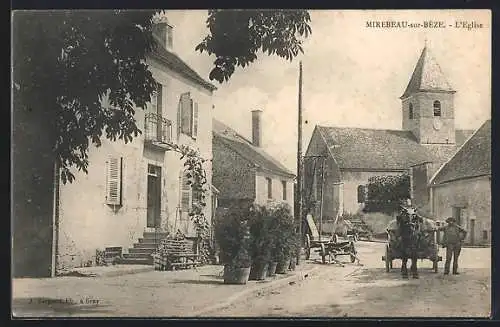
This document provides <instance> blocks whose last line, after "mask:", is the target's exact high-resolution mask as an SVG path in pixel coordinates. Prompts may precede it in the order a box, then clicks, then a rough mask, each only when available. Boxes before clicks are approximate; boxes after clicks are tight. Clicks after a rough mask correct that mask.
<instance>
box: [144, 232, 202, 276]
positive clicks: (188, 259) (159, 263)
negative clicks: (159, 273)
mask: <svg viewBox="0 0 500 327" xmlns="http://www.w3.org/2000/svg"><path fill="white" fill-rule="evenodd" d="M198 259H199V255H198V254H196V253H194V252H193V249H192V244H191V243H190V242H189V241H188V240H185V239H183V240H176V239H166V240H163V241H162V244H161V250H160V253H158V252H157V253H155V254H154V255H153V260H154V261H153V262H154V265H155V270H175V269H178V268H179V269H186V268H192V267H196V266H197V265H199V264H200V262H199V260H198Z"/></svg>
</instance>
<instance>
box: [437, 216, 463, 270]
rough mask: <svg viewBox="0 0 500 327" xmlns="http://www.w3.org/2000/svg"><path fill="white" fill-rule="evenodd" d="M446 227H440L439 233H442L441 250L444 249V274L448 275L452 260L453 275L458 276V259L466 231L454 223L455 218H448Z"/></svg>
mask: <svg viewBox="0 0 500 327" xmlns="http://www.w3.org/2000/svg"><path fill="white" fill-rule="evenodd" d="M446 223H447V225H445V226H443V227H440V228H439V230H440V231H444V233H443V240H442V242H441V244H442V246H443V248H446V261H445V264H444V274H445V275H448V274H449V273H450V264H451V260H452V258H453V272H452V273H453V275H458V274H459V272H458V257H459V256H460V251H461V250H462V243H463V241H464V240H465V237H466V236H467V231H466V230H465V229H464V228H462V227H461V226H460V225H458V224H457V223H456V220H455V218H453V217H449V218H447V219H446Z"/></svg>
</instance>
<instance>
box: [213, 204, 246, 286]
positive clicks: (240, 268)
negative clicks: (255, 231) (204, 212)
mask: <svg viewBox="0 0 500 327" xmlns="http://www.w3.org/2000/svg"><path fill="white" fill-rule="evenodd" d="M248 214H249V212H248V210H246V209H244V208H243V209H242V208H238V207H233V208H230V209H229V210H228V211H227V213H226V214H225V215H224V216H223V217H221V219H219V220H218V221H217V222H216V225H215V238H216V240H217V243H218V245H219V248H220V259H221V261H222V264H224V283H225V284H246V283H247V281H248V277H249V275H250V264H251V258H250V254H249V246H250V231H249V227H248Z"/></svg>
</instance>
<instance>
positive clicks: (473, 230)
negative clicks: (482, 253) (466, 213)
mask: <svg viewBox="0 0 500 327" xmlns="http://www.w3.org/2000/svg"><path fill="white" fill-rule="evenodd" d="M475 235H476V220H475V219H471V220H470V245H474V244H475V240H474V236H475Z"/></svg>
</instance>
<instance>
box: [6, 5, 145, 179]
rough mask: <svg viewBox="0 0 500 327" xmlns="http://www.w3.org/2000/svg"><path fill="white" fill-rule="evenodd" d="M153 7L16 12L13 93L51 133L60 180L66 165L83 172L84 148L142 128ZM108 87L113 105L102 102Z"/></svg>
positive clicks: (85, 162)
mask: <svg viewBox="0 0 500 327" xmlns="http://www.w3.org/2000/svg"><path fill="white" fill-rule="evenodd" d="M153 13H154V12H153V11H127V10H106V11H94V12H92V13H90V12H88V11H78V10H72V11H49V12H17V13H16V14H15V15H14V19H13V21H14V28H13V31H14V37H13V41H14V53H13V55H14V58H15V60H14V67H13V71H14V81H13V82H14V98H16V99H17V100H18V102H17V104H20V107H18V108H15V110H28V111H29V112H30V115H31V116H32V117H33V119H36V120H38V123H39V124H44V125H45V128H44V130H45V131H46V132H47V133H50V134H51V141H52V142H53V151H54V155H55V160H56V161H57V163H58V166H59V167H60V168H61V178H62V180H63V182H66V180H69V181H70V182H71V181H72V180H73V178H74V177H73V174H72V173H71V172H70V170H69V168H70V167H71V166H73V165H74V166H76V168H78V170H82V171H84V172H87V166H88V155H87V153H88V148H89V144H90V143H91V142H92V143H94V144H95V145H97V146H99V145H100V144H101V141H100V140H101V136H102V135H103V134H104V135H105V136H106V138H108V139H110V140H116V139H117V138H118V139H122V140H124V141H125V142H129V141H131V140H132V137H133V136H137V135H138V134H139V133H140V130H139V128H138V127H137V125H136V124H135V119H134V114H135V108H136V107H140V108H144V107H145V105H146V102H147V101H149V100H150V94H151V93H152V91H153V90H154V79H153V77H152V75H151V72H150V71H149V70H148V67H147V65H146V64H145V63H144V62H143V59H144V58H145V56H146V54H147V53H148V52H150V51H151V50H152V49H153V47H154V42H153V37H152V19H151V18H152V16H153ZM108 92H109V102H110V104H111V106H113V107H115V109H111V108H109V107H103V106H101V100H102V98H103V96H105V95H106V94H107V93H108Z"/></svg>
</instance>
